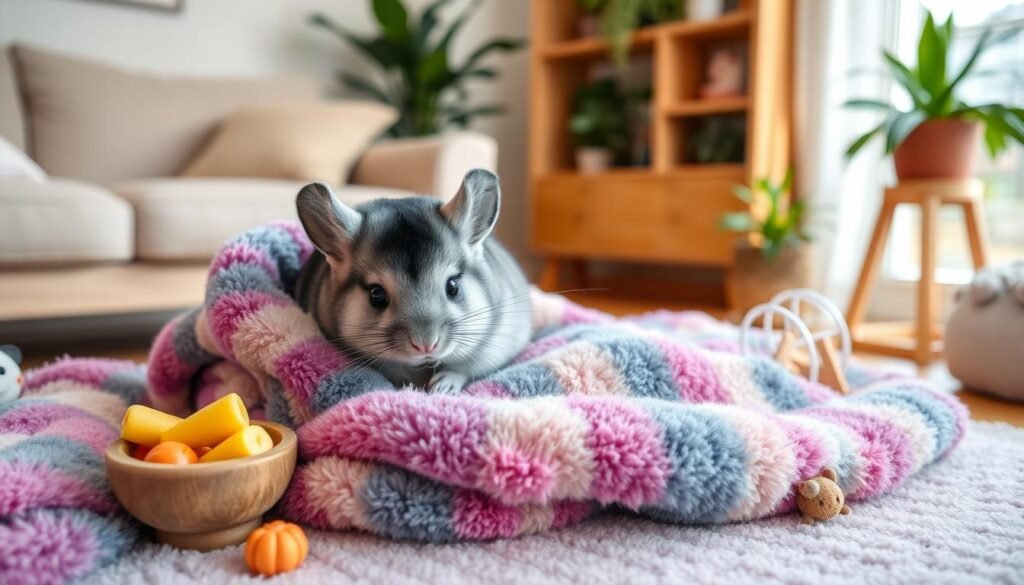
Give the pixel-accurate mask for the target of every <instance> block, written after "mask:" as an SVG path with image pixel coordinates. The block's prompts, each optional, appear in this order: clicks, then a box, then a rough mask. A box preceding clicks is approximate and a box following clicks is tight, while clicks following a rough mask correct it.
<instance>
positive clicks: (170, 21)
mask: <svg viewBox="0 0 1024 585" xmlns="http://www.w3.org/2000/svg"><path fill="white" fill-rule="evenodd" d="M405 2H406V5H407V6H409V8H410V11H411V12H413V13H414V14H415V13H418V12H419V10H420V9H421V8H422V7H423V6H424V5H426V4H427V3H428V2H427V0H405ZM465 5H466V1H465V0H459V1H457V2H454V3H453V6H451V7H449V8H447V9H446V11H445V13H444V14H445V16H447V17H449V18H450V17H451V16H452V15H454V14H458V13H459V12H460V10H461V8H462V7H463V6H465ZM528 5H529V3H528V2H526V1H525V0H513V1H509V0H486V1H485V2H484V3H483V5H482V6H481V7H480V8H479V10H478V11H477V13H476V15H475V16H474V17H473V18H472V20H470V22H469V25H468V26H466V27H464V28H463V30H462V33H461V36H460V37H459V38H458V40H457V42H456V44H455V46H454V47H453V60H454V61H455V62H456V63H457V62H458V61H459V59H460V58H461V56H463V55H465V54H466V52H468V51H470V50H472V49H474V48H475V47H476V46H477V45H478V44H479V43H480V41H481V40H483V39H487V38H489V37H493V36H496V35H507V36H518V37H525V36H527V34H528V30H527V29H528V20H529V19H528V14H527V12H528ZM369 7H370V0H185V8H184V10H183V11H182V12H179V13H166V12H159V11H154V10H146V9H139V8H133V7H129V6H124V5H119V4H110V3H104V2H102V1H87V0H0V45H3V44H7V43H10V42H13V41H20V42H26V43H33V44H36V45H39V46H42V47H48V48H52V49H58V50H62V51H66V52H69V53H74V54H77V55H82V56H87V57H92V58H96V59H100V60H103V61H107V62H110V63H114V64H118V65H122V66H127V67H134V68H139V69H145V70H150V71H158V72H164V73H179V74H180V73H185V74H196V75H259V74H267V73H277V72H297V73H307V74H311V75H315V76H317V77H319V78H320V79H322V80H323V81H324V83H325V85H326V86H328V87H330V88H332V90H333V91H337V90H338V89H337V86H336V84H335V83H334V81H333V80H334V77H335V74H336V70H337V69H338V68H339V67H345V68H348V69H349V70H353V71H360V72H365V71H366V70H367V67H366V65H365V64H364V63H363V62H362V61H361V60H360V59H359V58H358V57H357V56H355V55H354V54H353V53H352V52H351V51H350V50H349V49H348V48H347V47H345V46H343V45H342V44H341V42H340V41H338V40H336V39H334V38H333V37H331V36H329V35H328V34H326V33H324V32H322V31H320V30H317V29H313V28H312V27H310V26H309V25H307V24H306V22H305V21H306V16H307V15H308V14H309V13H310V12H311V11H313V10H319V11H323V12H326V13H328V14H330V15H332V16H333V17H334V18H336V19H337V20H338V21H339V22H341V23H343V24H345V25H347V26H348V27H349V28H350V29H352V30H355V31H363V32H370V31H372V30H374V27H373V22H374V21H373V16H372V14H371V12H370V8H369ZM492 62H493V63H494V64H495V65H497V66H498V67H499V68H500V70H501V71H502V76H501V78H500V79H499V80H498V81H497V82H496V83H478V84H477V86H476V89H477V91H476V92H475V95H474V99H475V100H476V101H479V102H480V103H484V102H488V103H490V102H492V101H500V102H503V103H504V104H506V107H507V108H508V113H507V114H505V115H504V116H501V117H498V118H494V119H488V120H481V121H480V122H479V123H478V125H477V126H476V129H478V130H481V131H483V132H486V133H488V134H490V135H492V136H494V137H495V138H496V139H497V140H498V143H499V148H500V159H499V160H500V163H499V169H498V170H499V174H500V175H501V178H502V185H503V187H504V191H503V192H504V194H505V205H504V207H503V210H502V211H503V216H502V218H501V220H500V223H499V226H498V235H499V237H500V238H501V239H502V241H503V242H504V243H505V244H506V245H507V246H508V247H509V248H510V249H512V251H513V252H515V253H516V254H517V256H520V257H523V252H524V239H525V228H524V223H523V222H524V216H525V206H526V186H527V181H526V127H527V111H526V108H527V101H528V98H527V81H526V80H527V73H528V71H527V58H526V51H520V52H519V53H517V54H515V55H514V56H511V57H504V56H498V57H495V58H493V61H492Z"/></svg>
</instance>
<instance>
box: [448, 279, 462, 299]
mask: <svg viewBox="0 0 1024 585" xmlns="http://www.w3.org/2000/svg"><path fill="white" fill-rule="evenodd" d="M444 292H445V293H446V294H447V295H448V298H449V299H454V298H455V297H457V296H459V281H458V280H457V277H454V276H453V277H451V278H449V279H448V284H447V285H445V287H444Z"/></svg>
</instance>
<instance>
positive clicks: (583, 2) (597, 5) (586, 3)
mask: <svg viewBox="0 0 1024 585" xmlns="http://www.w3.org/2000/svg"><path fill="white" fill-rule="evenodd" d="M607 3H608V0H576V5H577V6H579V8H580V10H581V11H583V13H584V14H600V13H601V11H602V10H604V7H605V4H607Z"/></svg>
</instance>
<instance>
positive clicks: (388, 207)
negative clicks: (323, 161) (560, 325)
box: [295, 170, 530, 392]
mask: <svg viewBox="0 0 1024 585" xmlns="http://www.w3.org/2000/svg"><path fill="white" fill-rule="evenodd" d="M296 205H297V207H298V212H299V218H300V219H301V220H302V224H303V226H304V227H305V230H306V233H307V234H308V235H309V237H310V239H311V240H312V241H313V244H314V245H315V246H316V247H317V250H318V251H319V253H314V254H313V256H311V257H310V259H309V260H308V261H307V262H306V264H305V266H303V269H302V272H301V274H300V276H299V280H298V284H297V287H296V291H295V297H296V299H297V300H298V302H299V304H300V305H301V306H302V308H303V309H305V310H306V311H309V312H310V313H311V314H312V315H313V318H314V319H315V320H316V321H317V323H318V324H319V325H320V328H321V329H322V330H323V332H324V334H325V335H326V336H327V337H328V339H330V340H331V341H332V343H334V344H335V345H336V346H337V347H339V348H340V349H342V350H343V351H344V352H346V353H347V354H348V355H351V356H353V357H354V358H356V360H357V363H360V364H364V365H367V366H369V367H372V368H373V369H376V370H378V371H380V372H381V373H383V374H384V375H385V376H386V377H387V378H388V379H389V380H390V381H391V382H392V383H395V384H406V383H412V384H416V385H419V386H427V387H429V388H430V389H431V390H433V391H437V392H457V391H459V390H461V389H462V387H463V386H464V385H465V384H467V383H468V382H469V381H471V380H472V379H474V378H479V377H481V376H484V375H486V374H489V373H491V372H494V371H495V370H497V369H498V368H500V367H501V366H503V365H504V364H506V363H507V362H508V361H509V360H510V359H511V358H512V357H514V356H515V354H516V353H518V352H519V351H520V350H521V349H522V348H523V346H524V345H526V342H527V341H528V340H529V335H530V299H529V289H528V286H527V283H526V278H525V277H524V276H523V273H522V271H521V270H520V269H519V266H518V265H517V264H516V262H515V260H513V259H512V257H511V256H510V255H509V253H508V252H507V251H505V249H504V248H502V246H501V245H500V244H499V243H498V242H497V241H495V240H494V239H493V238H489V237H488V236H489V235H490V233H491V231H492V230H493V228H494V224H495V222H496V221H497V219H498V210H499V208H500V206H501V193H500V189H499V186H498V179H497V177H495V176H494V175H493V174H491V173H489V172H487V171H483V170H475V171H471V172H470V173H468V174H467V175H466V178H465V179H464V180H463V183H462V187H461V188H460V189H459V192H458V193H457V194H456V195H455V197H454V198H452V200H451V201H449V202H448V203H447V204H445V205H441V203H440V202H439V201H438V200H437V199H435V198H432V197H410V198H406V199H378V200H375V201H370V202H368V203H365V204H362V205H359V206H357V207H356V208H354V209H352V208H349V207H347V206H345V204H344V203H341V202H340V201H339V200H338V199H337V198H336V197H335V196H334V195H333V193H331V191H330V188H329V187H327V186H326V185H323V184H319V183H314V184H311V185H307V186H306V187H305V188H303V190H302V191H301V192H300V193H299V195H298V197H297V199H296ZM456 276H458V277H459V278H458V279H457V280H458V284H459V289H460V290H459V294H458V295H457V296H456V297H455V298H452V299H450V298H449V297H448V296H447V294H446V286H447V283H448V279H449V278H452V277H456ZM372 285H379V286H382V287H383V288H384V290H385V291H386V293H387V296H388V298H389V304H388V306H387V307H385V308H383V309H378V308H375V307H373V306H371V304H370V302H369V292H368V291H369V288H370V287H371V286H372ZM432 342H436V344H437V347H436V349H435V350H434V351H432V352H430V354H429V355H424V354H423V352H422V351H417V350H416V349H415V348H414V347H413V343H416V344H418V345H420V346H421V347H423V346H429V345H430V344H431V343H432Z"/></svg>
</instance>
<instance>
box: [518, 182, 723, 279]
mask: <svg viewBox="0 0 1024 585" xmlns="http://www.w3.org/2000/svg"><path fill="white" fill-rule="evenodd" d="M735 183H736V181H734V180H731V179H697V180H695V179H689V178H688V179H685V180H683V179H674V178H672V177H634V176H626V177H614V176H603V177H600V178H598V177H579V176H569V175H566V176H552V177H545V178H542V179H539V180H537V181H536V182H535V183H534V191H533V206H532V222H531V225H532V226H533V233H532V241H533V246H534V248H535V250H536V251H538V252H541V253H547V254H553V255H563V256H577V257H584V258H605V259H610V260H611V259H615V260H644V261H648V262H679V263H687V264H690V263H693V264H714V265H731V264H732V262H733V245H734V242H735V237H734V236H733V235H732V234H728V233H725V232H722V231H721V230H719V228H718V221H719V218H720V217H721V215H722V213H724V212H726V211H731V210H736V209H742V207H743V203H741V202H740V201H738V200H736V199H735V198H734V197H733V196H732V194H731V190H732V186H733V185H734V184H735Z"/></svg>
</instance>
